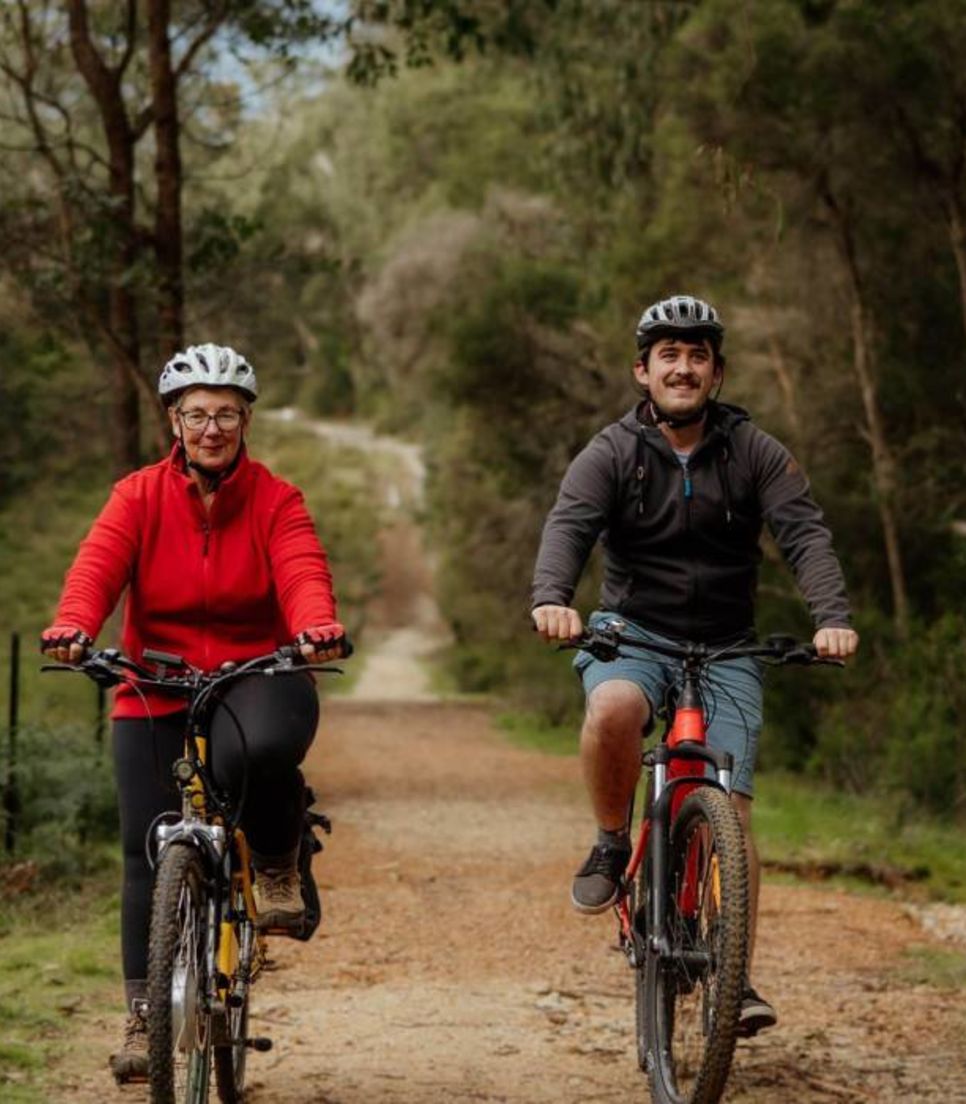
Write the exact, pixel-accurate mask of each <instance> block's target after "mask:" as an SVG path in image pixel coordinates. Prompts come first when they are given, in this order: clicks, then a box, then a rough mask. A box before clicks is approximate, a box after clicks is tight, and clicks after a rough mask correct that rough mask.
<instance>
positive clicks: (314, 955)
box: [58, 702, 966, 1104]
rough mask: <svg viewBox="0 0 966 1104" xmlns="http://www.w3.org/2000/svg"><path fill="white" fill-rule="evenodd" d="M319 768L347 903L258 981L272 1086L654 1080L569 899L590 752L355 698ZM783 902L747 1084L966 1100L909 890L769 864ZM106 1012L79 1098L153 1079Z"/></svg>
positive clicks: (613, 958)
mask: <svg viewBox="0 0 966 1104" xmlns="http://www.w3.org/2000/svg"><path fill="white" fill-rule="evenodd" d="M308 773H309V776H310V778H311V781H312V782H313V784H314V785H315V786H316V788H317V790H318V792H319V793H320V795H322V797H323V803H324V806H325V807H326V808H327V809H328V811H329V812H330V814H331V815H332V818H333V821H334V824H335V830H334V834H333V836H332V837H331V840H330V841H329V843H328V846H327V848H326V851H325V853H324V855H323V856H322V857H321V860H320V861H319V863H318V866H317V877H318V880H319V883H320V885H321V887H322V896H323V902H324V907H325V909H326V916H325V920H324V923H323V928H322V929H321V932H320V936H319V937H317V938H316V939H315V940H314V941H313V942H312V943H310V944H308V945H306V946H303V945H301V944H291V943H286V942H283V941H279V942H278V944H277V945H276V946H275V947H274V954H275V957H276V960H277V968H276V969H275V970H274V971H272V972H271V973H270V974H268V975H267V976H266V977H264V978H263V979H262V981H261V982H260V983H259V986H258V987H257V989H256V992H255V1000H254V1022H253V1028H254V1030H255V1031H256V1032H258V1033H264V1034H268V1035H271V1036H272V1037H273V1039H274V1041H275V1049H274V1050H273V1051H272V1052H271V1053H270V1054H267V1055H257V1054H256V1055H252V1057H251V1061H250V1076H251V1087H252V1092H251V1097H250V1099H251V1102H252V1104H283V1102H284V1104H310V1102H317V1104H363V1102H365V1104H424V1102H431V1101H451V1100H456V1101H471V1100H494V1101H507V1102H510V1101H518V1102H521V1104H536V1102H543V1101H546V1102H550V1101H554V1102H560V1101H574V1102H577V1101H606V1100H614V1101H616V1100H624V1099H627V1098H628V1094H632V1095H635V1096H636V1097H637V1098H638V1099H646V1096H645V1095H644V1093H643V1088H642V1086H641V1084H640V1075H639V1074H638V1073H637V1071H636V1068H635V1060H634V1053H633V1044H632V1038H631V1031H632V996H631V994H632V987H631V977H630V973H629V971H628V969H627V967H626V966H625V964H624V960H623V959H622V957H621V956H620V955H619V954H617V953H615V951H614V950H613V949H612V947H613V943H614V939H613V929H612V921H611V918H610V917H600V918H594V919H583V918H580V917H578V916H576V915H575V914H574V913H572V912H571V910H570V908H569V905H568V902H567V892H568V886H569V877H570V874H571V871H572V868H573V866H574V865H575V863H576V862H577V861H578V860H579V858H580V856H581V853H582V851H583V849H584V847H585V845H586V837H587V828H588V825H587V818H586V813H585V811H584V805H583V800H582V797H581V794H580V792H579V786H578V780H577V771H576V764H575V762H574V761H573V760H570V759H559V758H548V757H545V756H542V755H539V754H537V753H533V752H528V751H523V750H519V749H516V748H513V747H510V746H508V745H507V744H506V743H505V742H504V741H503V739H502V738H501V737H500V736H499V735H498V734H497V733H495V732H494V731H493V729H492V727H491V725H490V722H489V719H488V717H487V715H486V713H485V711H484V710H482V709H481V708H479V707H467V706H458V705H453V704H436V705H434V704H431V703H410V704H389V703H361V702H360V703H356V702H331V703H330V704H329V705H328V708H327V709H326V711H325V721H324V724H323V732H322V735H321V737H320V740H319V741H318V743H317V745H316V747H315V748H314V749H313V752H312V756H311V760H310V762H309V764H308ZM762 912H763V917H762V923H763V931H762V936H761V945H760V954H759V969H758V977H759V980H760V983H761V988H762V989H763V990H764V991H765V992H767V993H768V995H769V996H771V997H772V998H773V1000H774V1001H775V1002H776V1004H777V1006H778V1008H779V1013H780V1016H781V1024H780V1026H779V1027H778V1028H777V1029H776V1030H774V1031H772V1032H771V1033H769V1034H766V1035H764V1036H762V1038H761V1039H759V1040H755V1041H752V1042H750V1043H743V1044H741V1045H740V1048H739V1051H738V1056H737V1060H736V1064H735V1068H734V1073H733V1078H732V1088H731V1090H730V1092H729V1094H728V1095H727V1097H726V1100H727V1101H731V1102H733V1104H740V1102H741V1104H765V1102H766V1101H767V1102H769V1104H774V1102H779V1104H785V1102H789V1104H826V1102H833V1101H855V1102H865V1101H874V1102H876V1104H898V1102H899V1101H903V1102H906V1101H916V1102H919V1101H936V1102H939V1101H943V1102H946V1104H948V1102H952V1101H963V1100H966V1062H964V1053H963V1037H964V1035H963V1032H964V1027H966V994H963V993H962V992H956V991H938V990H935V989H930V988H927V987H924V986H913V985H909V984H906V983H903V982H902V981H901V980H899V977H898V970H899V968H900V967H901V965H902V962H903V957H902V955H903V951H904V950H905V949H907V948H908V947H909V946H911V945H914V944H915V945H923V946H926V945H933V937H931V936H928V935H926V934H924V932H923V931H922V929H921V927H919V926H918V925H917V924H916V922H915V921H914V920H913V919H912V918H911V917H910V916H909V915H908V914H907V912H906V911H905V910H904V909H903V908H902V907H901V905H899V904H897V903H894V902H891V901H886V900H873V899H868V898H860V897H856V896H851V895H846V894H844V893H836V892H828V891H825V890H820V889H815V888H811V887H803V886H802V887H800V886H788V885H767V886H766V887H765V891H764V900H763V910H762ZM88 1027H89V1030H88V1031H87V1032H86V1034H87V1036H88V1038H87V1045H86V1046H85V1047H84V1048H83V1051H82V1053H81V1054H80V1056H79V1057H77V1058H75V1060H74V1062H73V1063H72V1073H71V1075H70V1077H69V1079H66V1078H65V1081H64V1082H62V1084H63V1089H64V1094H65V1095H63V1096H62V1097H59V1098H58V1099H64V1100H74V1101H96V1100H105V1101H108V1100H128V1101H131V1100H142V1099H145V1096H144V1094H143V1092H141V1091H139V1090H134V1089H130V1090H126V1091H125V1092H123V1093H121V1092H117V1091H114V1090H112V1088H111V1086H110V1085H109V1084H108V1081H107V1077H106V1071H104V1066H103V1063H104V1059H105V1056H106V1051H107V1049H108V1044H109V1042H110V1041H112V1040H113V1035H114V1031H115V1030H116V1027H115V1026H114V1025H113V1024H108V1023H106V1022H103V1021H101V1022H96V1023H95V1022H92V1023H90V1024H89V1025H88ZM108 1032H109V1034H108ZM73 1071H77V1072H73Z"/></svg>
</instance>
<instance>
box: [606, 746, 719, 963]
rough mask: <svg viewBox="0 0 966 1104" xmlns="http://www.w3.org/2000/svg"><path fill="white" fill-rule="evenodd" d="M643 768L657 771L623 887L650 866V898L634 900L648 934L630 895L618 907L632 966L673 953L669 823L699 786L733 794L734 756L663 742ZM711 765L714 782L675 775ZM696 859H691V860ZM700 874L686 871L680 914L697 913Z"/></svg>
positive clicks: (710, 749) (648, 755)
mask: <svg viewBox="0 0 966 1104" xmlns="http://www.w3.org/2000/svg"><path fill="white" fill-rule="evenodd" d="M644 762H645V765H647V766H652V767H653V776H652V779H653V790H652V794H651V797H650V801H649V804H648V808H646V809H645V810H644V817H643V819H642V821H641V832H640V835H639V837H638V840H637V844H636V846H635V848H634V851H633V854H632V855H631V859H630V862H629V863H628V867H627V870H626V871H625V874H624V882H625V886H627V885H629V884H630V883H631V882H632V881H633V879H634V877H635V876H636V874H637V871H638V868H639V867H640V864H641V862H646V863H647V864H648V868H649V872H650V873H649V876H648V878H647V885H648V895H647V900H645V901H638V902H636V906H637V907H636V912H637V914H638V915H639V914H640V911H641V910H642V909H646V912H645V931H643V932H642V931H640V930H639V926H638V916H637V915H635V916H631V915H630V912H629V909H628V905H627V895H626V893H625V894H624V895H623V896H622V897H621V900H620V902H619V904H618V916H619V920H620V926H621V933H620V934H621V943H622V945H623V949H624V953H625V954H626V955H627V957H628V961H629V962H630V964H631V966H633V967H635V968H639V967H641V966H643V964H644V960H645V958H646V955H647V954H648V952H650V953H653V954H657V955H660V956H667V955H669V954H670V953H671V945H670V940H669V938H668V931H667V917H668V903H669V902H668V854H669V851H670V838H671V824H672V823H673V819H674V817H675V816H676V815H677V813H678V810H679V809H680V807H681V803H682V802H683V801H684V799H685V797H686V796H687V795H688V793H689V792H691V791H692V790H694V789H695V788H696V787H698V786H714V787H715V788H717V789H721V790H723V791H724V792H725V793H730V791H731V773H732V767H733V760H732V756H731V755H730V754H729V753H728V752H719V751H716V750H715V749H713V748H710V747H708V746H707V745H706V744H704V743H698V742H695V741H689V740H685V741H682V742H680V743H678V744H677V745H676V746H674V747H672V746H669V745H668V744H667V743H662V744H660V745H658V746H657V747H656V748H654V749H653V750H651V751H650V752H648V753H647V754H646V755H645V757H644ZM706 763H707V764H710V765H711V766H713V767H714V768H715V775H716V777H715V779H713V780H712V779H709V778H705V777H703V770H702V774H701V775H700V776H699V775H695V774H691V773H676V772H675V771H674V767H675V766H680V767H684V766H685V765H686V764H687V765H689V766H692V769H693V767H694V766H698V767H699V768H700V767H701V766H702V765H703V764H706ZM690 861H692V859H691V857H690V856H689V862H690ZM696 882H697V871H693V870H688V871H687V876H686V878H685V883H684V895H683V899H682V900H680V901H679V902H678V904H679V906H680V907H681V910H682V912H684V914H685V915H687V914H688V910H689V909H690V910H691V911H693V908H694V904H695V902H693V901H690V902H689V901H688V900H687V899H686V898H687V896H689V895H692V894H693V893H694V892H695V888H696Z"/></svg>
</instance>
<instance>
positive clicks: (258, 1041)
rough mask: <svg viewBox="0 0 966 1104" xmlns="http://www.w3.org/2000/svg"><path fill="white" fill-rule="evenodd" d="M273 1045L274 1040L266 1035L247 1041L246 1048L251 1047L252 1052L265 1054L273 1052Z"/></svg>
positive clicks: (256, 1036)
mask: <svg viewBox="0 0 966 1104" xmlns="http://www.w3.org/2000/svg"><path fill="white" fill-rule="evenodd" d="M273 1045H274V1044H273V1043H272V1040H271V1039H269V1038H267V1037H266V1036H264V1035H255V1036H253V1037H252V1038H251V1039H246V1040H245V1046H247V1047H249V1048H250V1049H251V1050H258V1051H261V1052H262V1053H263V1054H264V1053H265V1052H266V1051H269V1050H271V1049H272V1047H273Z"/></svg>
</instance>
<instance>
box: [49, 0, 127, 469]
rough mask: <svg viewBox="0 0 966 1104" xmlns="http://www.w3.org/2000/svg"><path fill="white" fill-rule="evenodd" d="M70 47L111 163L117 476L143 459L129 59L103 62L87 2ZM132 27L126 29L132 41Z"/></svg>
mask: <svg viewBox="0 0 966 1104" xmlns="http://www.w3.org/2000/svg"><path fill="white" fill-rule="evenodd" d="M67 8H68V17H69V20H70V46H71V53H72V54H73V57H74V61H75V63H76V65H77V69H78V72H80V74H81V76H82V77H83V78H84V81H85V83H86V84H87V86H88V88H89V89H90V91H91V94H92V96H93V98H94V101H95V103H96V104H97V108H98V112H99V114H100V118H101V126H102V127H103V129H104V137H105V139H106V141H107V147H108V161H109V165H110V173H109V177H110V179H109V184H108V190H109V193H110V196H111V199H112V200H113V201H114V207H113V208H112V212H111V223H112V229H113V232H114V238H113V242H112V245H113V256H112V258H111V264H110V282H109V287H108V308H107V323H108V327H109V330H110V336H111V340H110V341H109V343H108V350H107V355H108V357H109V358H110V361H111V366H112V377H113V385H114V388H115V394H114V434H113V437H114V456H115V467H116V469H117V471H118V474H123V473H124V472H126V471H130V470H132V469H133V468H136V467H137V466H138V465H139V464H140V462H141V413H140V405H139V403H138V392H137V384H136V382H135V378H136V375H137V373H138V372H139V371H140V358H141V347H140V336H139V332H138V317H137V303H136V300H135V298H134V294H133V292H132V291H131V290H130V287H129V283H130V276H131V270H132V268H133V266H134V262H135V261H136V259H137V254H138V240H137V229H136V226H135V221H134V146H135V143H136V140H137V139H136V137H135V134H134V131H133V130H132V127H131V124H130V120H129V118H128V114H127V110H126V107H125V104H124V98H123V93H122V78H123V74H124V68H125V67H126V64H127V62H126V61H125V62H122V63H121V64H120V65H119V66H118V67H117V68H116V69H111V68H109V67H108V66H107V65H105V63H104V60H103V58H101V56H100V55H99V54H98V52H97V50H96V49H95V47H94V44H93V42H92V41H91V37H90V30H89V27H88V21H87V14H88V13H87V5H86V3H85V0H69V2H68V5H67ZM129 11H130V14H131V16H132V25H130V26H129V28H128V34H129V36H130V41H131V42H132V44H133V35H134V27H133V13H134V8H133V6H132V7H130V8H129Z"/></svg>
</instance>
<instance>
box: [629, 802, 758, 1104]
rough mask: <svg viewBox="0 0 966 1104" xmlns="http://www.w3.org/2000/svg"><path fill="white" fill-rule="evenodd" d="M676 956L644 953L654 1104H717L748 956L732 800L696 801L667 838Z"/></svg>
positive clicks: (742, 868)
mask: <svg viewBox="0 0 966 1104" xmlns="http://www.w3.org/2000/svg"><path fill="white" fill-rule="evenodd" d="M667 935H668V940H669V943H670V954H668V955H659V954H657V953H654V952H652V951H649V952H648V956H647V963H646V967H645V979H644V985H645V1001H646V1017H647V1041H648V1055H647V1067H648V1074H649V1077H650V1083H651V1094H652V1097H653V1099H654V1101H655V1104H716V1102H717V1101H718V1100H719V1099H720V1097H721V1094H722V1093H723V1092H724V1087H725V1082H726V1081H727V1078H728V1073H729V1071H730V1069H731V1059H732V1056H733V1055H734V1049H735V1042H736V1039H737V1030H738V1017H739V1014H740V1011H741V997H742V990H743V986H744V978H745V970H746V965H747V953H748V868H747V859H746V855H745V840H744V834H743V832H742V829H741V824H740V822H739V820H738V816H737V814H736V813H735V810H734V808H733V806H732V804H731V802H730V800H729V799H728V797H727V795H726V794H724V793H722V792H721V791H720V790H716V789H713V788H712V787H710V786H703V787H701V788H700V789H699V790H697V791H696V792H695V793H693V794H691V795H690V796H689V797H688V798H687V800H686V801H685V802H684V804H683V805H682V806H681V811H680V813H679V814H678V816H677V818H676V819H675V822H674V824H673V826H672V829H671V840H670V848H669V854H668V914H667Z"/></svg>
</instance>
